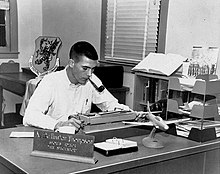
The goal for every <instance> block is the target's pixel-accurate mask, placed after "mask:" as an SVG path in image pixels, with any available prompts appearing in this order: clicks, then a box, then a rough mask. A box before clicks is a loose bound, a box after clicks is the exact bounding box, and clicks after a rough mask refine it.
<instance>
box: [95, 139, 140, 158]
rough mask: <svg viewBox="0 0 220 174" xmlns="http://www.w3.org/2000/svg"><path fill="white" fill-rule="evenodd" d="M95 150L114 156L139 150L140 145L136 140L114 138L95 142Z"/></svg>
mask: <svg viewBox="0 0 220 174" xmlns="http://www.w3.org/2000/svg"><path fill="white" fill-rule="evenodd" d="M94 150H95V151H97V152H99V153H101V154H103V155H105V156H112V155H118V154H124V153H129V152H135V151H138V146H137V142H135V141H131V140H125V139H118V138H112V139H107V140H106V141H104V142H99V143H94Z"/></svg>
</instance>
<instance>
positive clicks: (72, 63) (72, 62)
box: [69, 59, 75, 68]
mask: <svg viewBox="0 0 220 174" xmlns="http://www.w3.org/2000/svg"><path fill="white" fill-rule="evenodd" d="M74 63H75V62H74V60H73V59H70V60H69V65H70V67H71V68H73V66H74Z"/></svg>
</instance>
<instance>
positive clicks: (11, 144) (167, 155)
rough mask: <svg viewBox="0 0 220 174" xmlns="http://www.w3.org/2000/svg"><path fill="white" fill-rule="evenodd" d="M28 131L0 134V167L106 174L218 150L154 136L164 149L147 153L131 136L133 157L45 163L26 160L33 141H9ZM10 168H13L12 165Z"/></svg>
mask: <svg viewBox="0 0 220 174" xmlns="http://www.w3.org/2000/svg"><path fill="white" fill-rule="evenodd" d="M33 130H34V128H31V127H16V128H10V129H1V130H0V134H1V136H0V155H1V157H0V163H3V164H6V165H7V166H9V167H11V168H13V167H14V166H17V167H18V168H20V169H21V170H23V171H25V172H27V173H32V174H39V173H53V174H56V173H57V174H60V173H75V172H77V173H97V172H98V173H106V171H111V172H114V171H117V170H119V169H120V170H123V169H126V168H132V167H137V166H142V165H147V164H150V163H153V162H160V161H164V160H167V159H171V158H176V157H180V156H183V155H187V154H194V153H198V152H202V151H205V150H207V149H212V148H216V147H218V148H219V147H220V141H219V140H215V141H209V142H206V143H198V142H194V141H191V140H188V139H185V138H181V137H177V136H173V135H168V134H166V133H163V132H162V133H157V134H156V137H158V138H160V140H162V142H163V143H164V145H165V147H164V148H162V149H149V148H146V147H144V146H143V145H142V143H141V141H142V139H143V138H144V137H145V136H134V137H129V138H128V139H130V140H134V141H136V142H137V143H138V148H139V150H138V151H137V152H133V153H127V154H122V155H117V157H116V156H110V157H105V156H103V155H101V154H100V153H97V152H94V157H95V158H96V159H97V160H98V162H97V163H96V164H87V163H79V162H72V161H65V160H58V159H49V158H42V157H35V156H30V154H31V152H32V148H33V138H9V135H10V133H11V132H12V131H19V132H22V131H23V132H30V131H31V132H32V131H33ZM12 164H14V165H12Z"/></svg>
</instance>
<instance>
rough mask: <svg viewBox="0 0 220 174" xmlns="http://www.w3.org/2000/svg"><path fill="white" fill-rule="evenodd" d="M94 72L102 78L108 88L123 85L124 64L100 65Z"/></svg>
mask: <svg viewBox="0 0 220 174" xmlns="http://www.w3.org/2000/svg"><path fill="white" fill-rule="evenodd" d="M94 74H95V75H96V76H97V77H99V78H100V80H101V81H102V83H103V85H104V86H105V87H106V88H121V87H122V86H123V76H124V68H123V66H99V67H96V68H95V70H94Z"/></svg>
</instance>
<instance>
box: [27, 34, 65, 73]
mask: <svg viewBox="0 0 220 174" xmlns="http://www.w3.org/2000/svg"><path fill="white" fill-rule="evenodd" d="M61 45H62V41H61V40H60V38H59V37H52V36H40V37H38V38H37V39H36V40H35V51H34V55H33V56H31V58H30V59H29V66H30V69H31V71H32V72H33V73H35V74H36V75H37V76H44V75H45V74H48V73H50V72H52V71H55V70H56V69H57V67H58V66H59V58H58V52H59V48H60V46H61Z"/></svg>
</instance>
